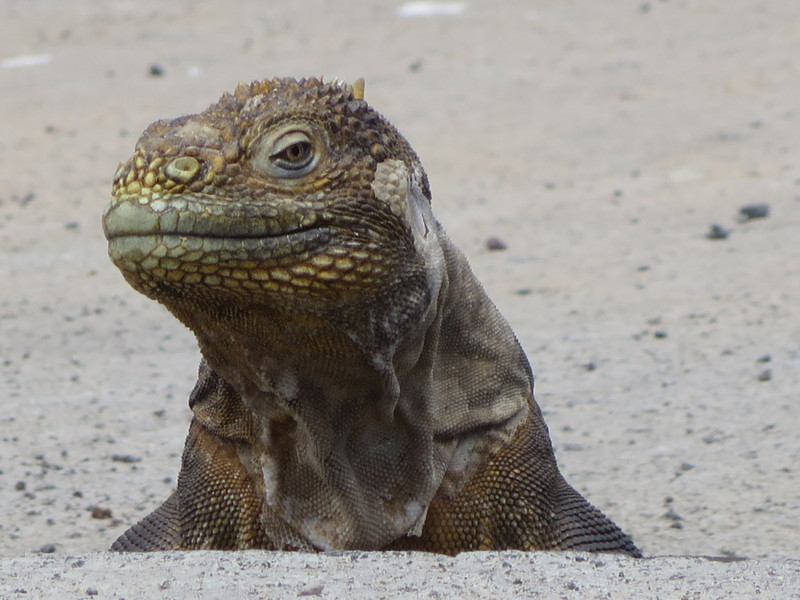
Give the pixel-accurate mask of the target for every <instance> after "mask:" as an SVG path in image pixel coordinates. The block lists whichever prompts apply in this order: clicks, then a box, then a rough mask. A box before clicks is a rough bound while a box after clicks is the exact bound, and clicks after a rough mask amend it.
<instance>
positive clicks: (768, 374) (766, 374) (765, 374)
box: [758, 369, 772, 381]
mask: <svg viewBox="0 0 800 600" xmlns="http://www.w3.org/2000/svg"><path fill="white" fill-rule="evenodd" d="M770 379H772V370H771V369H764V370H763V371H761V373H759V374H758V380H759V381H769V380H770Z"/></svg>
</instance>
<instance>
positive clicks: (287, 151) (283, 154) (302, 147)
mask: <svg viewBox="0 0 800 600" xmlns="http://www.w3.org/2000/svg"><path fill="white" fill-rule="evenodd" d="M274 150H275V153H274V154H272V156H270V157H269V159H270V161H271V162H272V163H273V164H274V165H276V166H277V167H280V168H281V169H287V170H290V171H294V170H298V169H304V168H305V167H307V166H308V165H309V163H311V161H313V160H314V148H313V147H312V146H311V140H309V139H308V136H307V135H306V134H305V133H303V132H301V131H294V132H290V133H287V134H286V135H284V136H283V137H282V138H281V139H280V140H278V142H277V143H276V144H275V146H274Z"/></svg>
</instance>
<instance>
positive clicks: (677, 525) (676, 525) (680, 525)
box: [670, 521, 683, 529]
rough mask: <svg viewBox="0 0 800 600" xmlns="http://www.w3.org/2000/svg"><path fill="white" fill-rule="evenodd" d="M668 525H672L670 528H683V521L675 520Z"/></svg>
mask: <svg viewBox="0 0 800 600" xmlns="http://www.w3.org/2000/svg"><path fill="white" fill-rule="evenodd" d="M670 527H672V529H683V523H681V522H680V521H675V522H674V523H673V524H672V525H670Z"/></svg>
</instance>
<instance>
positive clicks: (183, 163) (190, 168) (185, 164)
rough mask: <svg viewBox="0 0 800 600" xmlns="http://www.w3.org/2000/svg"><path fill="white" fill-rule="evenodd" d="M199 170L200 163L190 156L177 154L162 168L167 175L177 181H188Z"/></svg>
mask: <svg viewBox="0 0 800 600" xmlns="http://www.w3.org/2000/svg"><path fill="white" fill-rule="evenodd" d="M199 171H200V163H199V162H198V161H197V159H196V158H192V157H191V156H179V157H178V158H176V159H175V160H173V161H172V162H171V163H169V164H168V165H167V167H166V169H165V170H164V172H165V173H166V174H167V177H169V178H170V179H172V180H174V181H177V182H178V183H189V182H190V181H191V180H192V179H194V177H195V175H197V173H198V172H199Z"/></svg>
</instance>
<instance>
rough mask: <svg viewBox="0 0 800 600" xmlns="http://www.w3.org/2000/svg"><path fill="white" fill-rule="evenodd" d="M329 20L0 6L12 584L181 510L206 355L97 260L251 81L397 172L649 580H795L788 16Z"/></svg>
mask: <svg viewBox="0 0 800 600" xmlns="http://www.w3.org/2000/svg"><path fill="white" fill-rule="evenodd" d="M330 5H332V3H325V2H322V1H321V0H320V1H317V2H313V1H309V2H297V3H264V2H247V1H243V0H228V1H227V2H224V3H218V2H198V1H197V0H193V1H191V2H190V1H188V0H179V1H176V2H171V3H165V2H157V1H155V0H137V1H136V2H134V1H118V2H104V1H101V0H94V1H85V2H77V1H60V2H56V1H45V0H40V1H35V2H28V1H20V0H0V23H2V36H0V61H2V62H1V63H0V65H1V66H2V68H0V87H1V88H2V92H1V93H0V114H2V118H0V127H2V135H0V282H2V284H0V401H1V402H2V411H0V412H1V413H2V414H0V506H2V507H3V511H2V516H0V557H19V556H20V555H25V554H27V553H32V552H39V553H41V554H40V555H38V556H26V557H22V558H13V559H12V558H8V559H6V560H4V561H3V562H2V568H0V573H3V572H5V573H6V574H7V575H8V574H9V573H11V574H13V573H14V571H13V568H17V567H13V565H27V566H26V567H24V568H23V570H24V571H25V572H28V573H31V577H34V578H36V577H43V576H44V575H43V574H44V573H45V570H44V569H43V567H41V565H42V564H44V565H51V566H52V565H54V564H56V565H58V564H61V565H62V566H63V565H67V566H66V567H64V568H66V569H68V568H69V564H71V563H70V562H69V560H68V559H67V558H65V557H68V556H72V555H75V554H80V553H93V552H98V551H102V550H103V549H105V548H107V547H108V546H109V544H110V543H111V542H112V541H113V540H114V538H115V537H116V536H117V535H118V534H120V533H121V532H122V531H123V530H124V529H125V528H126V527H127V526H128V525H129V524H131V523H133V522H135V521H136V520H138V519H139V518H141V517H142V516H144V515H145V514H146V513H147V512H149V511H150V510H152V509H153V508H155V507H156V506H157V504H158V503H159V502H160V501H162V500H163V499H164V498H166V497H167V495H168V494H169V492H170V491H171V490H172V489H173V487H174V484H175V477H176V474H177V469H178V461H179V455H180V452H181V449H182V445H183V438H184V436H185V433H186V426H187V423H188V419H189V411H188V408H187V406H186V399H187V395H188V393H189V391H190V389H191V387H192V384H193V381H194V375H195V368H196V364H197V361H198V352H197V350H196V347H195V343H194V340H193V338H192V336H191V334H190V333H189V332H188V331H186V330H185V329H183V328H182V326H180V325H179V324H178V323H177V322H176V321H175V320H174V319H172V317H170V315H169V314H168V313H166V311H164V310H163V309H162V308H161V307H159V306H158V305H157V304H155V303H153V302H150V301H148V300H146V299H145V298H143V297H140V296H139V295H137V294H136V293H135V292H134V291H133V290H131V289H130V288H128V287H127V285H126V284H125V283H124V281H123V280H122V278H121V276H120V275H119V273H118V272H117V271H116V269H115V268H114V267H113V266H112V265H111V263H110V262H109V261H108V259H107V257H106V251H105V241H104V239H103V235H102V231H101V228H100V214H101V212H102V210H103V207H104V206H105V204H106V202H107V201H108V197H109V189H110V180H111V176H112V175H113V173H114V170H115V168H116V165H117V163H118V162H119V161H120V160H123V159H124V158H126V157H127V156H128V155H129V154H130V153H131V151H132V148H133V145H134V143H135V141H136V138H137V137H138V135H139V133H140V132H141V131H142V129H143V128H144V127H145V126H146V125H147V124H148V123H149V122H151V121H153V120H155V119H157V118H162V117H171V116H177V115H179V114H185V113H188V112H194V111H198V110H201V109H203V108H204V107H205V106H207V105H208V104H210V103H211V102H213V101H215V100H216V99H217V98H218V97H219V95H220V94H221V93H222V92H223V91H226V90H231V89H232V88H233V87H234V86H235V84H236V83H237V82H238V81H240V80H245V81H249V80H252V79H258V78H262V77H271V76H273V75H293V76H302V75H325V76H328V77H343V78H346V79H349V80H353V79H355V78H357V77H361V76H363V77H365V78H366V80H367V90H366V91H367V94H366V95H367V99H368V100H369V101H370V102H371V104H372V105H373V106H375V107H376V108H377V109H378V110H380V111H381V112H383V113H384V114H385V115H386V116H388V117H389V118H390V119H391V120H392V121H393V122H394V123H395V124H396V125H397V126H398V128H399V129H400V130H401V131H402V132H403V133H404V134H405V135H406V136H407V137H408V139H409V140H410V141H411V142H412V144H413V145H414V147H415V148H416V149H417V152H418V153H419V154H420V156H421V158H422V161H423V163H424V164H425V165H426V168H427V170H428V174H429V176H430V179H431V182H432V187H433V193H434V210H435V212H436V214H437V216H438V217H439V219H440V220H441V221H442V222H443V223H444V225H445V227H446V228H447V230H448V232H449V234H450V236H451V237H452V238H453V239H454V240H455V241H456V243H458V244H459V245H460V246H461V248H462V249H463V250H464V251H465V252H466V254H467V255H468V257H469V258H470V261H471V262H472V265H473V268H474V270H475V271H476V273H477V274H478V276H479V278H480V279H481V280H482V281H483V282H484V284H485V285H486V287H487V289H488V291H489V293H490V295H491V296H492V298H493V299H494V300H495V302H496V303H497V304H498V306H499V307H500V309H501V310H502V311H503V313H504V314H505V315H506V316H507V318H508V319H509V321H510V322H511V324H512V326H513V327H514V328H515V330H516V332H517V334H518V335H519V337H520V339H521V341H522V343H523V345H524V346H525V348H526V350H527V351H528V353H529V357H530V359H531V362H532V364H533V367H534V370H535V372H536V374H537V384H536V390H537V399H538V401H539V403H540V405H541V406H542V408H543V410H544V412H545V417H546V419H547V422H548V424H549V426H550V429H551V434H552V437H553V443H554V446H555V448H556V453H557V456H558V459H559V463H560V465H561V469H562V471H563V472H564V474H565V475H566V476H567V478H568V480H569V481H570V482H571V483H572V484H573V485H575V486H576V487H577V488H578V489H579V490H580V491H581V492H582V493H584V494H585V495H586V496H587V498H589V499H590V500H591V501H592V502H593V503H595V504H596V505H597V506H598V507H600V508H601V509H602V510H604V511H605V512H606V513H607V514H609V515H610V516H611V517H612V518H613V519H614V520H615V521H616V522H617V523H619V524H620V525H621V526H622V527H623V528H624V529H625V530H626V531H627V532H629V533H630V534H632V535H633V537H634V538H635V540H636V542H637V543H638V545H639V546H640V548H641V549H642V550H643V551H644V552H645V553H646V554H647V555H650V556H653V555H714V556H727V557H749V558H752V559H761V562H759V563H752V562H751V563H747V562H744V563H704V564H707V565H721V564H724V565H726V566H725V567H724V568H725V569H728V568H733V569H749V568H751V567H736V566H735V565H743V564H744V565H748V564H749V565H753V564H756V565H762V566H764V569H763V570H764V572H766V570H767V566H765V565H770V566H769V568H781V569H788V571H790V572H792V573H794V577H795V581H800V567H798V565H797V562H796V560H797V559H798V558H800V525H799V523H800V468H799V467H798V464H800V434H798V424H800V403H799V402H798V395H799V394H800V143H799V142H798V140H800V112H798V105H797V99H798V97H799V95H800V5H798V4H797V2H796V1H795V0H772V1H763V0H759V1H756V0H728V1H727V2H724V3H710V2H691V1H676V0H668V1H667V0H654V1H652V2H642V1H641V0H636V1H623V0H609V1H608V2H596V1H594V0H571V1H568V2H567V1H564V0H537V2H529V1H528V0H508V1H506V2H503V3H501V4H500V7H501V8H496V7H494V5H495V3H494V2H488V1H472V2H466V3H464V4H463V5H462V10H461V11H460V12H459V10H453V11H451V12H454V13H456V14H446V15H438V16H405V15H403V14H400V13H398V9H400V8H401V7H402V6H403V4H402V3H400V2H379V1H377V0H376V1H372V2H356V1H355V0H348V1H343V2H339V3H336V5H335V6H336V10H335V11H332V10H331V9H330ZM712 5H713V6H712ZM450 6H451V7H452V5H450ZM754 203H766V204H768V206H769V215H768V216H767V217H766V218H761V219H750V220H746V219H741V218H739V210H740V208H741V207H742V206H745V205H750V204H754ZM712 224H718V225H720V226H721V227H722V228H723V229H724V230H726V231H729V235H728V237H727V238H725V239H716V240H712V239H709V238H708V237H706V233H707V232H708V230H709V228H710V226H711V225H712ZM490 237H497V238H500V239H501V240H502V241H503V242H504V243H505V245H506V246H507V249H506V250H503V251H491V250H489V249H488V248H487V239H488V238H490ZM50 553H55V554H54V555H53V554H50ZM792 559H794V560H792ZM81 560H86V561H89V562H88V563H87V564H95V565H97V564H99V563H97V561H101V560H112V561H113V560H117V559H113V558H109V555H91V556H89V557H86V558H84V559H81ZM135 560H136V559H135V558H126V559H125V564H127V565H132V564H135V562H133V561H135ZM148 560H155V559H148ZM186 560H189V559H188V558H187V559H186ZM191 560H202V557H201V558H198V559H194V558H193V559H191ZM209 560H211V561H217V560H219V558H216V559H214V558H210V559H209ZM225 560H231V561H235V560H237V559H234V558H225ZM247 560H257V559H254V558H252V556H250V558H248V559H247ZM281 560H283V559H281ZM289 560H296V561H299V563H298V564H304V561H307V560H312V559H309V558H294V559H289ZM314 560H316V559H314ZM378 560H380V559H378ZM386 560H393V559H390V557H387V559H386ZM415 560H419V561H420V563H419V564H420V566H424V565H426V564H427V563H426V562H425V561H426V560H428V559H427V558H426V559H423V558H420V557H417V558H412V559H409V561H410V562H411V563H413V561H415ZM465 560H466V559H465ZM515 560H519V559H515ZM525 560H527V559H525ZM538 560H542V561H546V560H551V559H550V558H547V559H544V558H542V559H538ZM552 560H555V561H556V562H557V561H559V560H562V561H564V562H563V564H562V567H563V568H570V569H573V570H575V569H578V571H579V570H580V568H581V563H575V562H574V561H572V560H571V559H567V558H558V557H556V558H553V559H552ZM614 560H616V559H614ZM37 561H43V562H37ZM53 561H55V562H53ZM407 562H408V561H407ZM148 564H150V563H148ZM541 564H545V563H541ZM546 564H550V563H546ZM642 564H653V563H642ZM692 564H694V563H692ZM36 565H40V567H41V568H39V567H37V566H36ZM576 565H577V566H576ZM730 565H734V566H730ZM791 565H793V567H792V566H791ZM331 566H334V567H335V565H334V563H331ZM20 568H22V567H20ZM142 568H145V565H142ZM686 568H689V567H686ZM715 568H720V567H715ZM632 569H634V570H635V569H638V570H637V571H636V572H637V573H639V572H642V570H644V571H647V569H646V568H644V567H641V568H640V567H636V568H633V567H632ZM596 570H597V569H595V571H596ZM617 570H618V569H617V567H614V569H613V573H612V575H613V576H614V577H616V576H617V574H616V571H617ZM631 572H633V571H631ZM720 572H721V571H720ZM725 572H729V571H725ZM119 573H120V576H121V577H124V573H125V571H124V570H120V571H119ZM642 577H643V578H644V580H646V579H647V575H642ZM713 578H714V579H715V580H716V576H713ZM723 579H724V578H723ZM700 580H702V577H701V578H700ZM23 587H24V586H23ZM765 589H766V588H765ZM796 589H800V584H799V585H798V586H797V588H796ZM12 591H13V589H12ZM300 591H302V590H300ZM5 593H11V592H5ZM109 594H111V592H109ZM311 595H313V594H311ZM317 595H322V596H327V594H326V593H320V594H317ZM102 597H106V596H102ZM107 597H116V596H112V595H108V596H107ZM176 597H180V596H176ZM209 597H212V596H209ZM330 597H334V596H332V595H331V596H330ZM465 597H467V596H465ZM475 597H481V596H475ZM642 597H644V596H642Z"/></svg>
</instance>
